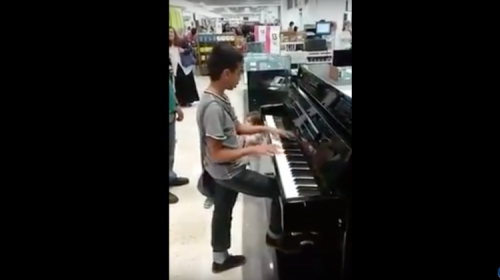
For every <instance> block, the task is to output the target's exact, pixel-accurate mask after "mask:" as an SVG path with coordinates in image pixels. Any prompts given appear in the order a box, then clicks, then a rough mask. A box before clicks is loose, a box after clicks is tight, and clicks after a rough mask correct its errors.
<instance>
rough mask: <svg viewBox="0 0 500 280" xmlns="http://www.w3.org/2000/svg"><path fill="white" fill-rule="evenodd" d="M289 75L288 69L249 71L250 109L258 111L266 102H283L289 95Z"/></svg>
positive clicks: (248, 95)
mask: <svg viewBox="0 0 500 280" xmlns="http://www.w3.org/2000/svg"><path fill="white" fill-rule="evenodd" d="M288 76H289V75H288V71H287V70H266V71H249V72H247V77H248V81H247V84H248V87H247V90H248V94H247V98H248V100H247V104H248V111H258V110H259V109H260V107H261V106H263V105H266V104H276V103H283V102H284V100H285V99H286V97H287V96H288V87H289V84H290V83H289V80H288V79H289V78H287V77H288Z"/></svg>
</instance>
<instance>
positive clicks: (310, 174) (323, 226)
mask: <svg viewBox="0 0 500 280" xmlns="http://www.w3.org/2000/svg"><path fill="white" fill-rule="evenodd" d="M327 69H328V68H325V67H319V68H314V67H305V66H301V67H300V68H299V71H298V78H297V80H296V81H295V82H293V83H292V85H291V86H290V89H289V93H288V97H287V98H286V99H285V101H284V103H281V104H273V105H266V106H262V107H261V113H262V118H263V120H264V122H265V123H266V125H268V126H271V127H276V128H282V129H286V130H289V131H292V132H294V134H295V135H296V138H295V139H270V140H269V141H271V143H273V144H277V145H280V146H282V147H283V150H284V153H283V154H279V155H276V156H274V157H273V158H272V164H270V165H272V166H271V167H272V169H273V171H272V172H266V173H268V174H271V173H274V174H275V176H276V177H277V178H278V181H279V184H280V191H281V205H282V210H283V226H284V230H285V233H286V234H287V238H289V239H290V241H291V242H295V244H296V245H297V246H298V247H299V248H300V250H299V251H298V252H297V253H294V254H282V253H280V252H278V251H276V262H277V263H276V264H275V267H276V269H277V270H278V274H279V279H280V280H287V279H291V278H293V279H301V278H304V279H305V278H306V277H307V279H311V278H312V279H346V280H348V279H350V263H351V262H350V256H351V254H350V249H349V248H350V228H351V227H350V221H351V219H350V216H351V215H350V205H351V189H352V187H351V172H352V171H351V170H352V95H351V94H349V95H346V94H344V93H343V92H342V91H341V90H339V89H338V88H337V87H336V86H335V84H333V83H331V82H330V81H328V80H327V79H325V77H327V76H328V73H319V72H317V71H327Z"/></svg>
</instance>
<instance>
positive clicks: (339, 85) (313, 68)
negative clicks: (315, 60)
mask: <svg viewBox="0 0 500 280" xmlns="http://www.w3.org/2000/svg"><path fill="white" fill-rule="evenodd" d="M301 67H302V68H304V69H306V70H308V71H309V72H311V73H312V74H314V75H315V76H316V77H318V78H319V79H320V80H322V81H323V83H326V84H328V85H330V86H332V87H334V88H336V89H338V90H339V91H341V92H342V93H343V94H345V95H347V96H349V97H351V98H352V67H337V68H338V69H339V70H340V71H341V72H342V73H343V75H344V77H343V78H342V77H341V78H339V79H338V81H335V80H333V79H331V78H330V65H329V64H313V65H302V66H301Z"/></svg>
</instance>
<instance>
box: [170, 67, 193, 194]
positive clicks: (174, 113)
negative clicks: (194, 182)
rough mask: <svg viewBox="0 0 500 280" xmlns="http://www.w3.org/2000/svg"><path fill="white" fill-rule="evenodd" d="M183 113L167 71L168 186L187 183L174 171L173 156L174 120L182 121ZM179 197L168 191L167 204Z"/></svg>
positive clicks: (174, 140)
mask: <svg viewBox="0 0 500 280" xmlns="http://www.w3.org/2000/svg"><path fill="white" fill-rule="evenodd" d="M183 119H184V113H183V112H182V109H181V108H180V107H179V106H178V103H177V99H176V98H175V88H174V83H173V75H172V73H169V77H168V186H169V187H174V186H182V185H186V184H188V183H189V180H188V179H187V178H182V177H179V176H177V174H176V173H175V172H174V157H175V144H176V138H175V136H176V135H175V122H176V121H179V122H180V121H182V120H183ZM178 201H179V198H177V196H175V195H174V194H172V193H171V192H170V191H169V197H168V202H169V204H173V203H177V202H178Z"/></svg>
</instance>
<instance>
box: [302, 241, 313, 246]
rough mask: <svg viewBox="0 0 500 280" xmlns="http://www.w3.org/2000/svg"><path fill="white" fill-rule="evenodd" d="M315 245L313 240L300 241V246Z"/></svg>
mask: <svg viewBox="0 0 500 280" xmlns="http://www.w3.org/2000/svg"><path fill="white" fill-rule="evenodd" d="M307 245H314V241H312V240H302V241H300V246H307Z"/></svg>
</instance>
